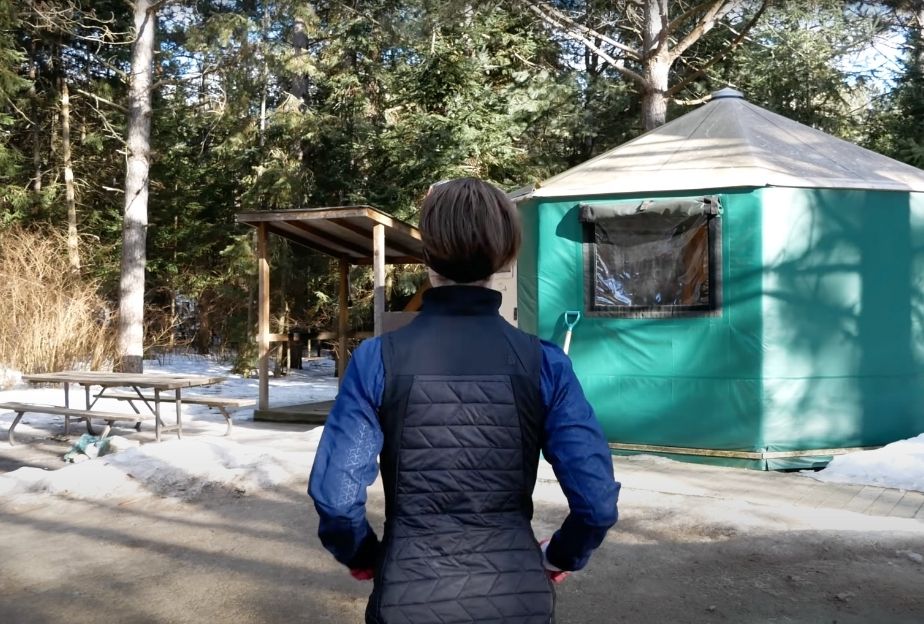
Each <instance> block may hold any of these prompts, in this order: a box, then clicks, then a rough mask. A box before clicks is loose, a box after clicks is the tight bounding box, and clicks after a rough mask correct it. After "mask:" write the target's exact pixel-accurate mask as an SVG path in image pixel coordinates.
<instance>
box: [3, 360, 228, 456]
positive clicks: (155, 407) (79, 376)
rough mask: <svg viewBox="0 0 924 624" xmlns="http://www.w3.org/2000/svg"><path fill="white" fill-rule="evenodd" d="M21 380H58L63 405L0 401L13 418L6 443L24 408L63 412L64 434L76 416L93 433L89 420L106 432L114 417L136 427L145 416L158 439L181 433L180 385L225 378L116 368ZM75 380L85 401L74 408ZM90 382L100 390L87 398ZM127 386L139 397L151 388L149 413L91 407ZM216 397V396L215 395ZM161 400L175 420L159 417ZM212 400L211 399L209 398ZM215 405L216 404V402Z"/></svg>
mask: <svg viewBox="0 0 924 624" xmlns="http://www.w3.org/2000/svg"><path fill="white" fill-rule="evenodd" d="M23 379H24V380H25V381H29V382H31V383H49V384H62V385H63V386H64V405H63V406H60V405H40V404H31V403H3V404H0V409H8V410H12V411H14V412H16V418H15V419H14V421H13V425H12V426H11V427H10V436H9V440H10V444H15V442H14V438H13V430H14V429H15V428H16V425H18V424H19V422H20V420H21V419H22V415H23V414H24V413H26V412H34V413H39V414H53V415H60V416H64V433H65V434H67V433H68V430H69V425H70V419H71V418H77V419H78V420H84V421H86V423H87V430H88V431H89V432H90V433H95V432H94V431H93V426H92V422H91V421H92V420H93V419H96V420H102V421H105V422H106V429H105V430H104V435H105V434H107V433H109V430H110V429H111V427H112V425H113V423H115V422H118V421H129V422H134V423H135V426H136V428H137V429H139V430H140V427H141V421H142V420H147V419H153V420H154V435H155V438H156V439H157V441H158V442H160V440H161V435H162V434H163V433H166V432H168V431H176V434H177V437H179V438H181V437H183V421H182V416H181V414H182V410H181V405H182V402H183V401H185V400H186V397H184V396H181V392H182V390H184V389H188V388H192V387H197V386H207V385H211V384H216V383H221V382H223V381H224V380H225V378H224V377H217V376H209V375H184V374H173V373H148V374H144V373H119V372H108V371H77V370H72V371H60V372H50V373H38V374H30V375H23ZM71 384H77V385H79V386H83V389H84V393H85V397H86V402H85V408H84V409H77V408H73V407H71V404H70V385H71ZM91 386H101V387H102V391H101V392H100V393H99V394H97V395H96V396H95V397H93V400H92V401H91V396H90V394H91V393H90V387H91ZM118 387H122V388H131V389H132V390H133V391H134V393H135V394H134V395H133V397H135V398H140V399H141V400H144V399H143V398H142V394H141V389H142V388H145V389H148V390H153V391H154V394H153V396H149V397H148V398H147V400H145V404H146V405H147V407H148V408H149V409H150V411H151V413H150V414H141V413H140V411H139V410H138V409H137V408H136V407H135V405H134V404H132V408H133V410H134V412H135V413H134V414H130V413H119V412H105V411H101V410H96V409H93V406H94V405H95V404H96V402H97V401H98V400H99V399H100V398H103V397H106V396H109V394H107V392H113V391H112V390H111V389H112V388H118ZM164 392H171V394H172V395H173V396H172V397H168V396H165V395H164V394H163V393H164ZM217 398H218V397H216V399H217ZM164 402H170V403H175V404H176V424H175V425H173V424H171V425H167V424H166V423H165V422H164V421H163V419H162V418H161V411H160V404H161V403H164ZM213 402H214V401H213ZM215 407H218V405H217V404H216V405H215ZM224 407H225V409H227V408H228V407H230V405H229V404H225V405H224ZM226 419H227V420H228V433H230V430H231V422H230V416H226Z"/></svg>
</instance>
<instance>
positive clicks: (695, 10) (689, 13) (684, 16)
mask: <svg viewBox="0 0 924 624" xmlns="http://www.w3.org/2000/svg"><path fill="white" fill-rule="evenodd" d="M713 4H715V0H705V1H704V2H700V3H699V4H694V5H693V6H691V7H690V8H689V9H687V10H686V11H684V12H683V13H681V14H680V15H678V16H677V17H675V18H674V19H673V20H671V22H670V23H669V24H668V25H667V33H668V34H669V35H672V34H674V33H675V32H677V29H678V28H680V27H681V26H683V24H684V22H686V21H687V20H688V19H690V18H691V17H693V16H694V15H698V14H699V13H702V12H703V11H705V10H706V8H708V7H709V6H711V5H713Z"/></svg>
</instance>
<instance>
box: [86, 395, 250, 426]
mask: <svg viewBox="0 0 924 624" xmlns="http://www.w3.org/2000/svg"><path fill="white" fill-rule="evenodd" d="M96 397H97V398H99V399H116V400H118V401H128V404H129V405H131V406H132V409H133V410H135V413H136V414H140V413H141V412H140V411H139V410H138V408H137V407H136V406H135V403H134V402H135V401H142V402H143V403H144V404H145V405H147V406H148V408H150V402H151V401H154V400H156V398H155V396H154V395H153V394H144V393H141V392H126V391H124V390H113V391H109V392H105V394H104V393H102V392H101V393H99V394H97V395H96ZM160 400H161V401H166V402H168V403H175V402H176V398H174V397H160ZM182 401H183V403H189V404H191V405H205V406H207V407H211V408H214V409H217V410H218V411H219V412H220V413H221V415H222V416H224V417H225V422H226V424H227V425H228V429H227V430H226V431H225V435H226V436H229V435H231V431H232V428H231V412H230V410H238V409H241V408H244V407H253V406H254V405H256V404H257V400H256V399H239V398H234V397H219V396H205V395H202V394H186V395H183V398H182Z"/></svg>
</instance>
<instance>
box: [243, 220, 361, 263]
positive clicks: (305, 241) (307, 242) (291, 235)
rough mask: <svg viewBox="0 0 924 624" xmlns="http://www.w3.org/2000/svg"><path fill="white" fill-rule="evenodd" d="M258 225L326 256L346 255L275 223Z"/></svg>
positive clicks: (337, 256) (338, 256)
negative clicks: (264, 226)
mask: <svg viewBox="0 0 924 624" xmlns="http://www.w3.org/2000/svg"><path fill="white" fill-rule="evenodd" d="M260 225H266V226H267V228H268V229H269V231H270V232H271V233H272V234H275V235H277V236H280V237H282V238H285V239H288V240H290V241H292V242H293V243H295V244H297V245H301V246H302V247H308V248H309V249H314V250H315V251H320V252H321V253H322V254H325V255H328V256H333V257H334V258H340V257H342V256H345V255H347V254H345V253H343V252H342V251H339V250H337V249H335V248H333V247H331V246H330V245H326V244H324V243H319V242H317V241H316V240H314V239H313V238H309V237H308V236H307V235H303V234H301V233H295V232H291V231H289V230H285V229H283V228H281V227H279V226H277V225H267V224H260ZM364 253H368V250H367V251H365V252H364Z"/></svg>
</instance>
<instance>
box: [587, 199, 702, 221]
mask: <svg viewBox="0 0 924 624" xmlns="http://www.w3.org/2000/svg"><path fill="white" fill-rule="evenodd" d="M578 207H579V208H580V209H581V215H580V220H581V223H596V222H597V221H603V220H606V219H615V218H617V217H628V216H631V215H636V214H640V213H650V214H662V215H678V216H690V217H692V216H695V215H716V214H719V198H718V197H716V196H714V195H711V196H708V197H698V198H696V199H647V200H645V201H633V202H620V203H616V204H594V205H590V204H579V205H578Z"/></svg>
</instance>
